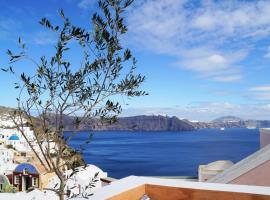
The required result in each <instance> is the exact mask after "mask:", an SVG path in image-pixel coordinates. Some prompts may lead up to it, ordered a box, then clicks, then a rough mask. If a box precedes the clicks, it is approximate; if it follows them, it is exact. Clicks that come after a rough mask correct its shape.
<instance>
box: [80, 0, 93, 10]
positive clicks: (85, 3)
mask: <svg viewBox="0 0 270 200" xmlns="http://www.w3.org/2000/svg"><path fill="white" fill-rule="evenodd" d="M95 2H96V1H95V0H81V1H80V2H79V3H78V7H79V8H81V9H87V8H89V7H91V6H93V5H94V4H95Z"/></svg>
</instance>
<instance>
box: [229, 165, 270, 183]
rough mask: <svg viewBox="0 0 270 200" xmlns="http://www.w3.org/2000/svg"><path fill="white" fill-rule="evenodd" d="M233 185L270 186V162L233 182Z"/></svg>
mask: <svg viewBox="0 0 270 200" xmlns="http://www.w3.org/2000/svg"><path fill="white" fill-rule="evenodd" d="M229 183H232V184H240V185H257V186H270V160H268V161H267V162H265V163H263V164H261V165H259V166H258V167H256V168H254V169H252V170H250V171H249V172H247V173H245V174H243V175H242V176H239V177H238V178H236V179H234V180H232V181H231V182H229Z"/></svg>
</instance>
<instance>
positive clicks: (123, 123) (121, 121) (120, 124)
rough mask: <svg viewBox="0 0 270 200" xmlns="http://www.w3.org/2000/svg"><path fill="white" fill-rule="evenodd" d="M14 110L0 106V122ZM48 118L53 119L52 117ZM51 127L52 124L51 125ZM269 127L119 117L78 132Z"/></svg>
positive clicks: (231, 120) (265, 123)
mask: <svg viewBox="0 0 270 200" xmlns="http://www.w3.org/2000/svg"><path fill="white" fill-rule="evenodd" d="M13 110H14V109H13V108H7V107H3V106H0V128H1V120H2V121H3V120H5V118H6V117H7V116H8V114H10V113H11V112H12V111H13ZM49 117H53V116H52V115H51V116H49ZM63 120H64V124H65V130H66V131H73V130H75V126H74V122H75V120H76V118H75V117H70V116H65V117H64V119H63ZM52 121H53V120H52ZM51 125H52V126H53V125H54V124H51ZM265 127H270V120H252V119H250V120H244V119H241V118H239V117H235V116H223V117H219V118H217V119H214V120H212V121H210V122H194V121H189V120H187V119H179V118H177V117H175V116H173V117H169V116H162V115H139V116H132V117H119V118H118V120H117V122H116V123H113V124H107V123H102V122H101V121H100V120H98V119H93V118H89V119H87V120H86V122H85V123H84V124H82V125H81V127H80V129H79V130H80V131H88V130H90V131H157V132H158V131H175V132H181V131H194V130H197V129H202V128H252V129H253V128H265Z"/></svg>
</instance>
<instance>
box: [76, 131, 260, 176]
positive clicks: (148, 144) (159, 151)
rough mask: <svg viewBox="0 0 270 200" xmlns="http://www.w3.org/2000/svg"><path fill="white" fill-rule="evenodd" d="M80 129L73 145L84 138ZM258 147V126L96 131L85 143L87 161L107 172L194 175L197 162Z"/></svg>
mask: <svg viewBox="0 0 270 200" xmlns="http://www.w3.org/2000/svg"><path fill="white" fill-rule="evenodd" d="M86 138H87V134H86V133H83V132H80V133H79V134H78V135H77V136H76V138H74V139H73V140H72V142H71V145H72V146H73V147H78V145H79V144H80V143H81V142H83V141H84V140H86ZM258 149H259V130H257V129H255V130H249V129H226V130H225V131H220V130H218V129H202V130H198V131H192V132H97V133H95V134H94V136H93V139H92V141H91V143H90V144H88V145H87V146H86V150H85V151H84V158H85V160H86V161H87V163H91V164H95V165H97V166H99V167H100V168H101V169H102V170H103V171H106V172H108V175H109V176H111V177H114V178H122V177H125V176H129V175H143V176H197V169H198V166H199V165H200V164H207V163H209V162H213V161H216V160H231V161H233V162H237V161H239V160H241V159H243V158H244V157H246V156H248V155H250V154H251V153H253V152H255V151H256V150H258Z"/></svg>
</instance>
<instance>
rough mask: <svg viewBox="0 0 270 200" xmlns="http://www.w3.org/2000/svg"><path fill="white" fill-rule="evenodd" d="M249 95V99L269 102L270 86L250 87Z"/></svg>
mask: <svg viewBox="0 0 270 200" xmlns="http://www.w3.org/2000/svg"><path fill="white" fill-rule="evenodd" d="M249 91H250V94H249V95H248V96H249V97H250V98H253V99H256V100H263V101H269V100H270V85H261V86H256V87H252V88H250V89H249Z"/></svg>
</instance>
